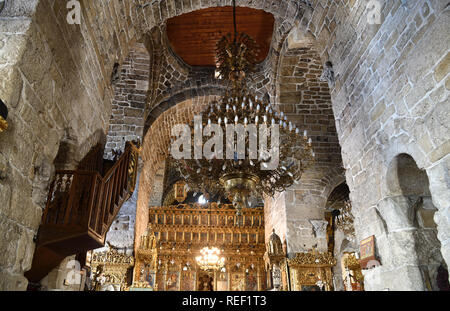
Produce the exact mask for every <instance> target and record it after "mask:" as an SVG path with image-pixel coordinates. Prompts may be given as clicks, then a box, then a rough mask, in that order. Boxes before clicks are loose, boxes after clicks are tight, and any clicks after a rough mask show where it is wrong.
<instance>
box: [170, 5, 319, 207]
mask: <svg viewBox="0 0 450 311" xmlns="http://www.w3.org/2000/svg"><path fill="white" fill-rule="evenodd" d="M233 21H234V36H233V38H232V36H231V35H230V34H228V35H226V36H224V37H223V38H222V39H221V40H220V41H219V42H218V44H217V49H216V53H217V70H218V73H219V77H220V78H222V79H225V80H226V81H227V82H228V85H229V86H228V89H227V91H226V92H225V95H224V96H222V97H221V98H220V99H219V100H218V101H213V102H211V103H210V104H209V106H208V107H207V109H206V110H205V111H204V112H203V114H202V119H201V126H202V127H203V128H204V127H206V126H207V125H210V124H218V125H219V126H220V127H221V128H222V131H223V133H226V131H227V126H228V125H238V124H241V125H243V126H244V128H245V129H246V130H248V129H249V128H250V126H251V125H255V126H256V127H259V129H260V130H259V132H258V133H259V134H260V135H261V134H267V133H269V134H270V129H271V128H273V126H276V127H277V128H278V129H279V136H278V137H274V136H273V135H272V136H270V135H268V138H267V147H269V146H270V147H271V148H272V150H274V149H273V148H276V149H278V159H279V161H278V165H277V166H276V167H274V168H267V163H268V162H270V161H271V160H273V159H272V158H273V154H270V153H268V152H266V151H267V150H266V151H264V150H262V149H261V145H260V148H259V150H258V152H257V153H258V154H257V156H256V157H255V154H254V153H253V155H252V154H251V151H250V147H252V144H254V143H255V141H257V139H256V137H255V135H256V134H255V133H253V134H250V131H249V132H248V133H249V135H246V132H244V135H243V136H244V137H243V138H241V139H244V140H245V150H244V154H245V156H244V157H242V156H240V157H239V156H237V149H238V147H237V144H236V145H235V146H234V150H235V152H234V157H232V158H229V157H225V156H224V157H213V158H210V159H207V158H205V157H202V158H201V159H185V158H183V159H176V160H174V164H175V167H176V168H177V169H178V170H179V172H180V174H181V176H182V177H183V178H184V179H185V181H186V182H187V184H188V186H189V188H190V189H191V190H193V191H196V192H201V193H203V194H204V195H205V196H206V197H208V196H210V195H212V196H215V195H221V196H222V195H223V196H225V197H228V198H229V200H230V201H231V202H233V205H234V206H235V208H236V209H237V212H238V215H239V214H240V211H241V209H242V208H248V207H249V203H248V200H249V198H250V197H251V196H254V195H259V196H263V195H264V194H265V195H268V196H271V197H273V196H274V194H275V192H282V191H285V190H286V189H287V188H288V187H290V186H292V185H293V184H294V183H298V180H299V179H300V177H301V175H302V173H303V172H304V170H305V169H306V168H308V167H309V166H311V165H312V163H313V162H314V152H313V150H312V146H311V143H312V142H311V139H310V138H308V136H307V132H306V131H303V132H301V131H300V129H298V128H297V127H296V126H295V125H293V124H292V122H289V121H288V120H287V117H286V115H284V113H283V112H281V113H280V112H278V111H277V109H276V108H275V106H274V105H272V104H271V103H270V101H269V98H268V96H265V97H264V98H262V97H258V96H256V95H255V94H254V93H252V92H251V91H250V90H249V89H248V88H247V86H246V78H247V74H248V73H249V72H252V71H253V70H254V67H255V60H256V59H257V57H256V56H257V55H258V52H259V50H258V46H257V44H256V42H255V41H254V40H253V39H252V38H251V37H249V36H248V35H247V34H238V32H237V30H236V6H235V1H233ZM261 125H264V126H265V128H266V130H265V132H264V131H263V132H261ZM191 128H193V129H194V123H192V124H191ZM192 132H195V129H194V131H191V133H192ZM233 135H234V134H233ZM252 135H253V136H252ZM208 139H209V137H207V136H203V138H202V142H203V145H204V144H205V143H206V142H207V141H208ZM237 139H238V140H239V137H237ZM192 143H193V144H194V145H195V143H196V141H195V139H194V135H192ZM197 143H198V142H197ZM228 143H229V142H228ZM226 144H227V141H226V139H225V138H224V139H223V146H225V145H226ZM241 151H242V150H241ZM241 155H242V152H241Z"/></svg>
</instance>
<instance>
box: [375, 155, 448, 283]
mask: <svg viewBox="0 0 450 311" xmlns="http://www.w3.org/2000/svg"><path fill="white" fill-rule="evenodd" d="M388 167H389V168H388V172H387V176H386V187H387V190H388V192H387V197H386V198H385V199H383V200H381V201H380V203H379V204H378V210H379V211H380V213H381V215H382V217H383V219H384V221H385V222H386V229H387V239H388V240H389V241H390V245H391V249H390V250H389V253H384V251H382V250H380V251H381V253H384V254H383V256H384V258H385V259H384V260H385V262H386V264H387V265H388V266H389V267H391V268H394V269H396V268H397V267H398V266H399V265H401V264H405V263H406V264H408V265H409V266H410V268H409V271H408V273H407V274H406V276H405V278H406V279H409V280H410V283H411V284H414V286H416V287H417V289H422V290H439V288H438V285H437V275H438V268H439V266H441V265H443V266H446V263H445V261H444V258H443V256H442V253H441V249H442V250H445V248H444V247H442V245H441V243H440V241H439V240H440V239H438V238H440V237H441V236H442V235H441V236H439V229H442V228H439V227H437V225H436V222H435V219H436V216H435V214H436V212H437V208H436V207H435V206H434V205H433V201H432V198H431V193H430V189H429V179H428V176H427V174H426V171H425V170H422V169H420V168H419V167H418V165H417V163H416V161H415V159H414V158H413V157H412V156H410V155H409V154H406V153H400V154H398V155H397V156H395V157H394V158H393V159H392V161H391V162H390V163H389V166H388ZM395 245H397V246H395ZM395 247H401V248H402V250H401V251H400V249H396V248H395Z"/></svg>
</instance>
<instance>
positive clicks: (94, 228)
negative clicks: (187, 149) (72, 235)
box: [42, 143, 139, 243]
mask: <svg viewBox="0 0 450 311" xmlns="http://www.w3.org/2000/svg"><path fill="white" fill-rule="evenodd" d="M138 153H139V150H138V149H137V148H136V147H135V146H134V145H133V144H132V143H127V145H126V147H125V151H124V153H123V154H122V155H121V156H120V158H119V159H118V161H117V162H116V163H115V164H114V165H113V166H112V167H111V168H110V169H109V170H108V172H107V173H106V174H105V176H104V177H102V176H101V175H100V174H99V173H98V172H96V171H86V170H75V171H67V170H58V171H56V176H55V179H54V181H53V183H52V184H51V186H50V191H49V196H48V200H47V206H46V208H45V211H44V213H43V216H42V226H46V227H55V228H56V227H59V228H61V227H64V228H79V229H81V230H87V231H89V233H90V234H93V235H94V236H95V237H96V238H97V239H98V240H99V242H101V243H104V240H105V236H106V233H107V231H108V229H109V227H110V226H111V224H112V222H113V220H114V218H115V217H116V215H117V213H118V211H119V209H120V207H121V206H122V204H123V203H124V202H125V201H126V200H127V199H128V198H129V197H130V195H131V194H132V193H133V191H134V188H135V185H136V174H137V164H138V156H139V155H138Z"/></svg>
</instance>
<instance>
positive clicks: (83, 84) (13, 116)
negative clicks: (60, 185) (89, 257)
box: [0, 1, 112, 290]
mask: <svg viewBox="0 0 450 311" xmlns="http://www.w3.org/2000/svg"><path fill="white" fill-rule="evenodd" d="M62 4H63V1H10V2H9V5H8V6H7V8H6V9H5V11H3V12H2V13H1V15H0V98H1V99H2V100H3V101H4V102H5V103H6V105H7V107H8V109H9V116H8V123H9V128H8V130H7V131H5V132H3V133H2V134H1V135H0V146H1V147H0V171H1V173H0V176H1V178H0V202H2V203H1V204H0V232H1V233H2V234H1V236H2V238H0V249H1V255H0V289H2V290H24V289H25V288H26V286H27V280H26V279H25V278H24V276H23V273H24V272H25V271H27V270H28V269H30V267H31V261H32V256H33V253H34V247H35V246H34V243H33V237H34V236H35V235H36V232H37V229H38V227H39V224H40V220H41V215H42V210H43V208H44V207H45V202H46V198H47V193H48V185H49V183H50V181H51V179H52V176H53V171H54V168H53V162H54V159H55V157H56V155H57V153H58V150H59V146H60V142H61V141H63V140H70V142H71V143H72V145H73V146H75V147H74V152H73V154H71V155H70V157H71V158H73V159H74V160H75V162H74V163H72V165H76V161H80V160H81V159H82V158H83V157H84V155H85V154H86V153H87V152H88V151H89V150H90V148H91V147H92V146H94V145H95V144H97V142H99V141H100V140H101V139H102V137H104V133H105V131H106V127H107V122H108V118H109V115H110V111H111V104H110V103H111V98H112V95H111V90H110V89H109V88H108V85H107V83H108V81H109V79H107V78H106V76H108V74H106V73H105V70H104V68H102V64H101V62H100V61H99V58H98V55H97V51H96V49H95V46H94V45H93V44H92V42H91V41H90V40H91V38H90V30H89V29H88V25H87V24H86V23H82V24H81V25H69V24H68V23H67V22H66V13H65V12H63V10H62V6H61V5H62ZM72 168H73V166H72Z"/></svg>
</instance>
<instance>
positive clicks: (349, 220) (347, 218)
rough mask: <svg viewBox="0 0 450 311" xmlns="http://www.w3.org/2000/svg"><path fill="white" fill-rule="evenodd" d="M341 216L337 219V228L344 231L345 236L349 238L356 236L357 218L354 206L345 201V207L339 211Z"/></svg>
mask: <svg viewBox="0 0 450 311" xmlns="http://www.w3.org/2000/svg"><path fill="white" fill-rule="evenodd" d="M339 212H340V213H339V214H338V216H337V217H336V227H337V228H338V229H339V230H341V231H343V232H344V234H347V235H349V236H354V235H355V229H354V226H353V222H354V219H355V217H354V216H353V214H352V204H351V203H350V201H345V202H344V206H343V207H342V208H341V209H340V210H339Z"/></svg>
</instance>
